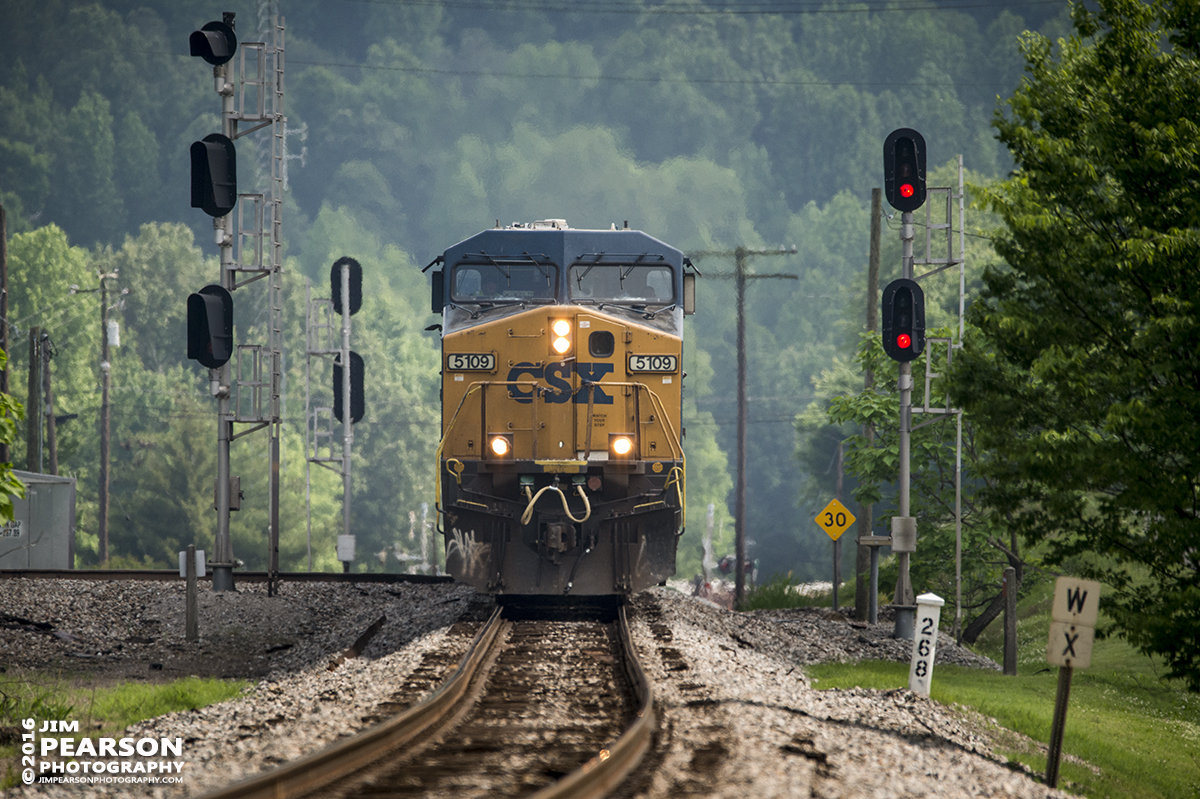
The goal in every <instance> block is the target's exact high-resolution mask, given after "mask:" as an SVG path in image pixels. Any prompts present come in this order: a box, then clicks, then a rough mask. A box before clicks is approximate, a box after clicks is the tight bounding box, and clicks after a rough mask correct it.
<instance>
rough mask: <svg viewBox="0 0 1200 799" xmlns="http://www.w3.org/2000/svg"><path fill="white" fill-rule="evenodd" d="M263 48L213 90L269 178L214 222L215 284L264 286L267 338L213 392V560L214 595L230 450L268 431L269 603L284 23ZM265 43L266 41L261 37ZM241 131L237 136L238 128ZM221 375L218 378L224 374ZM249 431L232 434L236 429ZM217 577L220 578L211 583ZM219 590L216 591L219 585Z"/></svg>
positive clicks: (249, 51)
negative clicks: (260, 135)
mask: <svg viewBox="0 0 1200 799" xmlns="http://www.w3.org/2000/svg"><path fill="white" fill-rule="evenodd" d="M270 34H271V35H270V42H266V41H262V42H242V43H241V45H240V47H239V48H238V49H239V54H238V57H239V58H240V61H239V62H238V75H237V78H236V82H235V83H230V84H226V85H225V88H224V89H220V88H219V89H218V91H219V93H220V94H221V95H222V98H223V102H222V117H223V127H224V128H225V129H226V130H227V131H228V133H227V134H226V135H228V136H229V137H230V138H231V139H233V140H236V139H239V138H241V137H243V136H246V135H248V134H250V133H254V132H255V131H258V130H262V129H264V128H270V165H271V176H270V180H269V186H268V190H267V191H266V192H240V193H239V194H238V200H239V202H238V206H237V215H236V220H234V219H233V214H230V215H228V216H226V217H222V218H220V219H218V220H216V221H215V222H214V227H217V231H216V235H217V243H218V244H219V245H220V247H221V284H222V285H223V286H225V287H226V288H227V289H229V290H230V291H233V290H236V289H238V288H242V287H245V286H247V285H249V284H250V283H254V282H256V281H259V280H263V279H265V280H266V292H267V297H266V300H267V305H268V310H269V314H268V323H267V324H268V330H267V342H266V344H239V345H238V346H237V349H236V359H235V361H234V363H233V364H232V373H231V374H229V375H228V377H229V381H228V383H227V385H228V386H229V389H223V388H222V389H220V393H218V397H219V398H220V399H221V407H220V410H219V412H218V413H219V415H220V422H221V427H220V435H219V447H218V478H217V495H218V497H217V505H218V514H219V516H220V521H219V522H218V541H217V553H216V554H217V557H216V559H215V560H216V561H217V562H216V563H214V564H213V566H214V590H230V589H232V588H233V578H232V567H233V549H232V546H231V544H230V541H229V508H230V498H229V490H230V489H229V480H230V478H229V443H230V442H231V441H234V440H236V439H238V438H241V437H242V436H245V435H249V434H250V433H253V432H255V431H257V430H262V429H263V428H267V429H268V432H269V436H270V473H269V477H268V505H269V511H268V518H269V522H268V524H269V527H268V532H267V536H268V544H267V564H268V565H267V570H268V573H269V581H268V593H269V594H271V595H274V593H275V585H276V580H277V575H278V573H279V473H280V436H281V426H282V407H281V406H282V401H281V398H282V386H283V218H282V211H283V192H284V188H285V187H284V178H285V175H286V159H287V144H286V136H287V118H286V117H285V116H284V107H283V95H284V21H283V18H282V17H276V18H274V21H273V23H272V25H271V30H270ZM263 38H264V39H265V38H267V37H263ZM243 124H244V125H248V126H249V127H246V128H245V129H243V130H239V126H241V125H243ZM223 373H224V370H223ZM237 424H243V425H248V426H249V427H247V428H246V429H243V430H240V431H235V425H237ZM218 570H222V571H224V572H225V573H224V575H222V576H221V577H220V578H219V579H218V576H217V575H218ZM218 583H220V585H218Z"/></svg>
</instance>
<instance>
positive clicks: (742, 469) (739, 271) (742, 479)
mask: <svg viewBox="0 0 1200 799" xmlns="http://www.w3.org/2000/svg"><path fill="white" fill-rule="evenodd" d="M795 254H796V248H795V247H794V246H793V247H792V248H791V249H790V250H787V249H784V248H782V247H781V248H780V249H778V250H750V249H747V248H745V247H738V248H737V249H734V250H706V251H703V252H696V253H689V255H688V257H689V258H691V259H693V260H699V259H701V258H703V257H705V256H711V257H714V258H729V257H732V258H733V259H734V265H735V267H734V271H733V272H715V273H711V274H710V275H708V276H709V277H715V278H721V279H726V280H728V279H732V280H733V281H734V286H735V287H736V290H737V392H738V396H737V405H738V408H737V498H736V507H735V510H734V542H735V546H736V552H737V555H736V559H737V567H736V568H737V575H736V576H735V578H734V586H735V588H734V600H733V602H734V607H735V608H736V607H738V606H739V605H741V603H742V599H743V597H744V596H745V593H746V416H747V414H746V281H747V280H767V279H778V280H799V279H800V278H799V276H797V275H785V274H773V275H755V274H750V273H748V272H747V271H746V262H747V260H749V259H750V258H751V257H752V256H755V257H757V256H762V257H766V256H774V255H795Z"/></svg>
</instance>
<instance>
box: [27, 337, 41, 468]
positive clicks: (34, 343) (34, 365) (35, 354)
mask: <svg viewBox="0 0 1200 799" xmlns="http://www.w3.org/2000/svg"><path fill="white" fill-rule="evenodd" d="M41 343H42V329H41V328H40V327H31V328H29V383H28V391H27V392H26V394H25V396H26V400H27V404H28V407H27V408H26V409H25V469H26V471H30V472H34V473H35V474H36V473H40V472H41V470H42V464H41V459H42V428H41V424H40V423H41V419H42V415H41V413H40V412H39V411H40V408H39V405H40V403H39V401H38V400H39V399H40V397H41V387H42V376H41V368H42V354H41Z"/></svg>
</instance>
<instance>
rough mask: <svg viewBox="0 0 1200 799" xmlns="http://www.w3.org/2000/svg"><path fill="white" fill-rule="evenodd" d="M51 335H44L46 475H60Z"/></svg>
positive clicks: (43, 389)
mask: <svg viewBox="0 0 1200 799" xmlns="http://www.w3.org/2000/svg"><path fill="white" fill-rule="evenodd" d="M53 349H54V348H53V346H52V345H51V342H50V334H49V333H45V332H43V333H42V393H43V394H44V402H45V405H44V407H45V409H46V411H45V416H46V450H47V454H48V456H49V458H50V468H49V469H48V470H47V471H46V472H45V473H46V474H53V475H57V474H58V424H57V422H55V420H54V391H53V389H51V387H50V357H51V356H52V355H53V354H54V353H53Z"/></svg>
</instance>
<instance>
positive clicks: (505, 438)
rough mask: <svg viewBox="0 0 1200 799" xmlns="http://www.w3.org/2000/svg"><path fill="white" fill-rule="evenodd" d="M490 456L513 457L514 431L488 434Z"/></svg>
mask: <svg viewBox="0 0 1200 799" xmlns="http://www.w3.org/2000/svg"><path fill="white" fill-rule="evenodd" d="M487 446H488V457H490V458H511V457H512V451H513V439H512V433H489V434H488V445H487Z"/></svg>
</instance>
